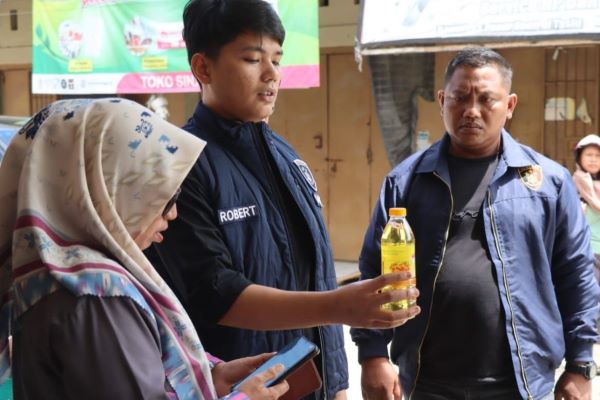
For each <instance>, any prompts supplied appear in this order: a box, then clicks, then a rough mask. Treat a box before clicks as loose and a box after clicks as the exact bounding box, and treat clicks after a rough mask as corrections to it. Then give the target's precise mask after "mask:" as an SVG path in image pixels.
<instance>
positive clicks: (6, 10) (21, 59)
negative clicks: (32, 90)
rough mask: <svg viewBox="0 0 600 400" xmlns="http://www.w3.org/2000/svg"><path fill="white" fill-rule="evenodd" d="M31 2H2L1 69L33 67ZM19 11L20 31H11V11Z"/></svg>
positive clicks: (17, 0) (0, 21)
mask: <svg viewBox="0 0 600 400" xmlns="http://www.w3.org/2000/svg"><path fill="white" fill-rule="evenodd" d="M31 3H32V2H31V1H26V0H0V68H2V69H7V68H14V67H22V66H28V67H31V32H32V29H31ZM11 10H17V22H18V29H17V30H16V31H13V30H11V25H10V16H9V14H10V11H11Z"/></svg>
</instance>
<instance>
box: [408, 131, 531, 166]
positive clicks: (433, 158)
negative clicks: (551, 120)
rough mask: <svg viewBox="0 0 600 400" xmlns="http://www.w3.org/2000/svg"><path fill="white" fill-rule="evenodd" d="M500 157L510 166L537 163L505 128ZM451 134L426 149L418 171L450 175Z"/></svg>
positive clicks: (502, 133)
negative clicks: (449, 152) (449, 150)
mask: <svg viewBox="0 0 600 400" xmlns="http://www.w3.org/2000/svg"><path fill="white" fill-rule="evenodd" d="M501 135H502V139H501V143H502V144H501V151H500V158H501V159H502V160H503V161H504V162H505V163H506V166H507V167H508V168H522V167H527V166H531V165H535V164H537V163H536V161H535V160H533V159H532V158H531V157H530V156H529V155H528V154H527V153H526V152H525V151H524V150H523V148H522V147H521V145H520V144H519V143H517V141H516V140H515V139H513V137H512V136H511V135H510V133H508V132H507V131H506V130H505V129H502V132H501ZM449 145H450V135H448V133H447V132H446V133H445V134H444V137H443V138H442V139H441V140H439V141H437V142H436V143H434V144H433V145H431V147H429V148H428V149H427V150H425V151H424V153H423V156H422V159H421V162H420V163H419V165H418V167H417V169H416V172H417V173H428V172H429V173H431V172H436V173H438V174H440V175H441V176H443V177H447V176H448V157H447V155H448V147H449Z"/></svg>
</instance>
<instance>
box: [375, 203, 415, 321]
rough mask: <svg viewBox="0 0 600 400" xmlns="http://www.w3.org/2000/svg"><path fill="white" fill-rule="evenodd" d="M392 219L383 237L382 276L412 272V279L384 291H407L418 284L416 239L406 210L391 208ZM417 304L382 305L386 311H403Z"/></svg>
mask: <svg viewBox="0 0 600 400" xmlns="http://www.w3.org/2000/svg"><path fill="white" fill-rule="evenodd" d="M389 216H390V219H389V221H388V223H387V224H386V226H385V228H384V229H383V234H382V235H381V274H382V275H383V274H389V273H391V272H399V271H410V273H411V275H412V278H411V279H408V280H406V281H401V282H398V283H395V284H393V285H388V286H386V287H384V288H383V289H382V290H383V291H386V290H392V289H407V288H411V287H415V286H416V284H417V279H416V273H415V237H414V235H413V232H412V229H410V225H409V224H408V221H407V220H406V208H390V210H389ZM414 304H415V301H414V300H411V301H409V300H401V301H395V302H391V303H387V304H384V305H382V306H381V307H382V308H383V309H385V310H391V311H395V310H402V309H406V308H408V307H409V306H412V305H414Z"/></svg>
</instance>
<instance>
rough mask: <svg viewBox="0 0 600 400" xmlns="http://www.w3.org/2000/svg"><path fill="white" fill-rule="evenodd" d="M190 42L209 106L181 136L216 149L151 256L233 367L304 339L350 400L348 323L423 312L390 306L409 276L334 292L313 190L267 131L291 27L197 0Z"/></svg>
mask: <svg viewBox="0 0 600 400" xmlns="http://www.w3.org/2000/svg"><path fill="white" fill-rule="evenodd" d="M183 34H184V39H185V41H186V46H187V50H188V57H189V60H190V64H191V67H192V72H193V73H194V75H195V77H196V79H197V80H198V81H199V82H200V84H201V87H202V101H201V102H200V103H199V104H198V106H197V108H196V111H195V112H194V114H193V116H192V117H191V118H190V120H189V121H188V123H187V125H186V126H185V127H184V128H185V129H186V130H188V131H189V132H191V133H192V134H194V135H196V136H198V137H200V138H202V139H204V140H206V141H207V142H208V145H207V147H206V149H205V151H204V152H203V154H202V156H201V157H200V159H199V160H198V162H197V164H196V166H195V167H194V168H193V169H192V171H191V172H190V174H189V175H188V178H187V179H186V181H185V182H184V184H183V186H182V193H181V195H180V197H179V200H178V204H177V206H178V209H179V218H178V219H177V220H176V221H174V222H173V223H172V224H171V227H170V228H169V231H168V232H166V233H165V236H164V242H163V243H162V244H161V245H158V246H156V247H155V249H154V250H155V253H156V254H154V257H153V259H154V261H155V265H159V264H161V263H160V262H158V261H159V260H157V257H158V258H159V259H160V260H162V264H164V265H163V268H162V274H163V275H164V276H165V278H166V279H167V282H169V283H170V284H171V286H172V287H173V288H174V290H175V292H176V293H177V294H178V295H179V297H180V298H181V300H182V302H183V304H184V305H185V307H186V308H187V311H188V313H189V314H190V317H191V318H192V320H193V322H194V324H195V326H196V328H197V329H198V332H199V334H200V338H201V340H202V343H203V344H204V346H205V348H206V349H207V350H208V351H209V352H211V353H212V354H213V355H215V356H217V357H220V358H223V359H225V360H230V359H233V358H238V357H241V356H245V355H250V354H258V353H262V352H269V351H277V350H278V349H280V348H282V347H283V346H284V345H285V344H286V343H288V342H290V341H291V340H292V339H293V338H295V337H297V336H299V335H305V336H307V337H308V338H310V339H311V340H312V341H314V342H316V343H317V344H318V345H319V347H320V348H321V355H320V358H319V359H318V360H317V361H318V362H317V367H318V369H319V372H320V374H321V376H322V379H323V390H322V392H319V393H316V394H315V395H314V396H315V397H313V398H323V399H334V398H339V399H344V398H345V389H346V388H347V387H348V371H347V361H346V353H345V350H344V340H343V334H342V329H341V326H339V325H334V324H340V323H346V324H349V325H354V326H362V327H392V326H397V325H399V324H402V323H404V322H405V321H406V320H407V319H408V318H411V317H412V316H414V315H416V314H417V313H418V311H419V309H418V307H413V308H411V309H409V310H403V311H396V312H385V311H382V310H381V309H380V305H381V304H382V303H386V302H389V301H390V300H392V299H393V298H406V297H416V296H417V295H418V292H417V291H414V290H413V291H410V292H402V291H394V292H386V293H378V289H379V288H381V287H383V286H385V285H387V284H389V282H391V281H393V280H398V279H406V276H404V275H392V276H386V277H380V278H377V279H374V280H372V281H369V282H361V283H360V284H353V285H349V286H345V287H343V288H340V289H336V276H335V270H334V263H333V258H332V253H331V248H330V244H329V239H328V236H327V232H326V229H325V224H324V221H323V218H322V215H321V207H322V205H321V201H320V198H319V195H318V192H317V185H316V182H315V180H314V178H313V176H312V174H311V172H310V170H309V168H308V166H307V165H306V163H305V162H304V161H302V160H301V159H300V157H299V156H298V154H296V152H295V151H294V149H292V147H291V146H290V145H289V144H288V143H287V142H286V141H285V140H283V139H282V138H281V137H279V136H278V135H277V134H275V133H274V132H272V131H271V129H270V128H269V126H268V125H267V124H266V123H265V122H264V121H265V120H266V119H267V118H268V117H269V116H270V115H271V113H272V112H273V109H274V106H275V101H276V99H277V93H278V90H279V85H280V80H281V71H280V61H281V58H282V56H283V53H282V44H283V40H284V36H285V32H284V28H283V26H282V24H281V21H280V19H279V17H278V15H277V13H276V12H275V10H274V9H273V8H272V7H271V6H270V5H269V4H268V3H267V2H265V1H263V0H221V1H218V0H193V1H190V2H189V3H188V5H187V6H186V8H185V11H184V32H183Z"/></svg>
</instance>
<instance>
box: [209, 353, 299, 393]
mask: <svg viewBox="0 0 600 400" xmlns="http://www.w3.org/2000/svg"><path fill="white" fill-rule="evenodd" d="M274 354H275V353H264V354H260V355H258V356H254V357H244V358H238V359H236V360H232V361H229V362H222V363H219V364H217V365H215V366H214V368H213V369H212V378H213V382H214V384H215V388H216V390H217V395H218V396H219V397H223V396H225V395H226V394H228V393H229V392H231V387H232V386H233V385H234V384H236V383H237V382H239V381H241V380H242V379H244V378H245V377H247V376H248V375H250V373H252V372H253V371H254V370H255V369H256V368H258V367H259V366H260V365H262V364H263V363H264V362H265V361H267V360H268V359H269V358H271V357H273V355H274ZM281 369H283V366H281V368H277V369H275V372H273V370H274V367H273V368H271V369H269V370H267V371H265V372H263V373H261V374H258V375H257V376H256V377H254V378H252V379H250V380H249V381H248V382H246V383H245V384H243V385H242V386H241V387H240V389H239V391H241V392H244V393H246V395H248V396H249V397H250V398H251V399H253V400H254V399H256V400H259V399H277V398H279V396H281V395H282V394H283V393H285V392H287V390H288V385H287V382H282V383H280V384H278V385H275V386H272V387H270V388H265V387H264V386H265V382H266V381H268V380H269V379H271V378H273V377H275V376H276V374H277V373H279V372H281ZM255 378H259V379H255ZM272 389H273V390H272ZM253 396H254V397H253ZM273 396H275V397H273Z"/></svg>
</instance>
